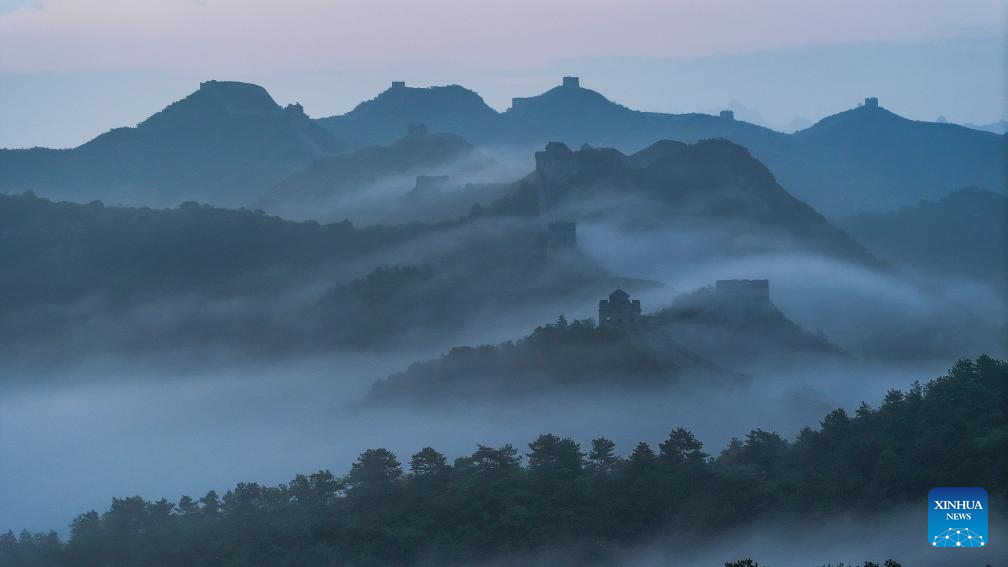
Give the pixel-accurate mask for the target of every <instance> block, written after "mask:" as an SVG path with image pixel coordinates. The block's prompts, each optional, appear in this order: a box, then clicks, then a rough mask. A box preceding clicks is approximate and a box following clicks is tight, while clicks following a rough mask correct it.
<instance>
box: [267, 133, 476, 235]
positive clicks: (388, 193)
mask: <svg viewBox="0 0 1008 567" xmlns="http://www.w3.org/2000/svg"><path fill="white" fill-rule="evenodd" d="M400 134H402V133H400ZM492 163H493V160H491V159H490V158H489V157H487V156H486V155H484V154H483V153H481V152H480V151H478V150H477V149H476V148H475V147H474V146H473V145H472V144H470V143H469V142H467V141H466V140H464V139H463V138H462V137H461V136H459V135H458V134H445V133H434V134H432V133H429V132H428V131H427V128H426V127H424V126H422V125H413V126H411V127H410V128H409V130H408V133H407V135H406V136H405V137H402V138H400V139H398V140H396V141H395V142H393V143H392V144H390V145H387V146H369V147H366V148H361V149H359V150H355V151H353V152H350V153H346V154H340V155H336V156H332V157H327V158H323V159H320V160H318V161H315V162H313V163H312V164H310V165H309V166H307V167H305V168H304V169H302V170H300V171H297V172H295V173H293V174H292V175H290V176H289V177H287V178H286V179H284V180H282V181H281V182H280V183H278V184H277V185H276V186H275V187H273V188H272V189H271V190H270V192H269V194H268V195H266V196H265V197H264V198H262V199H261V200H260V201H258V202H257V203H256V204H257V205H258V206H261V207H262V208H263V209H265V210H267V211H269V212H271V213H274V214H277V215H280V216H282V217H284V218H291V219H316V220H333V219H336V220H338V219H343V218H351V219H353V220H355V221H357V220H362V219H363V220H367V221H371V222H374V221H375V220H384V219H387V218H389V215H388V213H389V212H390V211H388V210H387V209H389V208H394V207H393V205H395V204H396V203H395V202H396V201H397V200H398V198H401V197H402V196H403V195H404V194H405V193H406V192H407V190H408V189H410V188H411V187H414V186H415V184H416V178H417V176H418V175H421V174H423V175H428V176H431V174H448V173H451V174H457V173H464V172H473V171H478V170H480V169H481V168H485V167H488V166H490V165H491V164H492ZM470 204H471V203H470ZM413 220H423V219H421V218H415V219H413Z"/></svg>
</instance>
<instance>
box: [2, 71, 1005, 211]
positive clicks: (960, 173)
mask: <svg viewBox="0 0 1008 567" xmlns="http://www.w3.org/2000/svg"><path fill="white" fill-rule="evenodd" d="M410 124H426V125H427V126H428V127H429V128H430V129H431V131H436V132H448V133H453V134H457V135H459V136H462V137H463V138H465V139H467V140H470V141H472V142H473V143H476V144H478V145H480V146H502V147H518V148H521V149H528V148H531V147H542V145H543V144H545V143H546V142H549V141H562V142H565V143H567V144H568V145H569V146H571V147H576V146H580V145H581V144H583V143H588V144H592V145H595V146H608V147H615V148H618V149H620V150H621V151H624V152H632V151H638V150H640V149H642V148H645V147H648V146H649V145H651V144H653V143H654V142H655V141H656V140H660V139H670V140H677V141H680V142H684V143H694V142H696V141H699V140H703V139H711V138H724V139H727V140H731V141H733V142H735V143H736V144H739V145H742V146H744V147H746V148H748V149H749V150H750V152H752V154H753V155H754V156H756V157H757V158H758V159H760V160H761V161H763V162H764V163H766V164H767V166H769V167H770V168H771V169H772V170H773V171H774V172H775V174H776V176H777V178H778V179H779V180H780V183H781V185H783V186H784V187H786V188H787V189H788V190H789V191H790V192H792V193H793V194H795V195H796V196H798V197H799V198H801V199H802V200H803V201H805V202H807V203H809V204H811V205H812V206H814V207H816V209H817V210H820V211H821V212H823V213H825V214H828V215H830V216H831V217H833V216H842V215H847V214H852V213H856V212H860V211H880V210H887V209H891V208H894V207H898V206H903V205H911V204H913V203H916V202H917V201H918V200H920V199H925V198H926V199H934V198H938V197H940V196H941V195H943V194H944V193H945V192H946V191H948V190H949V188H951V187H963V186H967V185H976V186H978V187H984V188H987V189H991V190H997V191H1000V190H1002V189H1003V188H1004V187H1008V183H1006V178H1005V172H1004V169H1003V167H1002V164H1003V162H1004V158H1005V155H1006V152H1008V146H1006V144H1008V142H1006V140H1008V138H1006V137H1005V135H1000V136H999V135H997V134H994V133H990V132H982V131H978V130H974V129H970V128H966V127H963V126H958V125H955V124H939V123H930V122H920V121H914V120H907V119H905V118H902V117H900V116H898V115H896V114H893V113H892V112H890V111H888V110H886V109H884V108H882V107H881V106H879V105H878V101H877V100H876V99H873V98H870V99H866V104H865V105H863V106H861V107H858V108H854V109H852V110H848V111H845V112H841V113H839V114H836V115H834V116H830V117H827V118H825V119H823V120H821V121H820V122H819V123H817V124H815V125H813V126H811V127H809V128H806V129H804V130H801V131H799V132H795V133H794V134H784V133H781V132H776V131H773V130H770V129H768V128H764V127H762V126H757V125H755V124H750V123H748V122H745V121H742V120H736V119H735V117H734V115H733V114H732V113H731V112H728V111H726V112H723V113H721V115H719V116H712V115H708V114H699V113H694V114H663V113H656V112H642V111H637V110H632V109H629V108H626V107H624V106H621V105H619V104H617V103H614V102H612V101H610V100H608V99H607V98H605V97H604V96H603V95H601V94H599V93H598V92H596V91H593V90H591V89H586V88H584V87H581V86H580V84H579V82H578V80H577V78H575V77H569V78H565V81H564V84H563V85H561V86H559V87H556V88H553V89H550V90H549V91H547V92H545V93H542V94H540V95H538V96H532V97H524V98H515V99H514V100H513V104H512V106H511V108H509V109H508V110H507V111H506V112H503V113H498V112H496V111H495V110H493V109H492V108H490V107H489V106H487V105H486V103H485V102H484V101H483V100H482V99H481V98H480V97H479V95H478V94H476V93H475V92H472V91H470V90H467V89H465V88H462V87H460V86H457V85H452V86H447V87H431V88H412V87H408V86H406V85H405V84H402V83H396V84H394V85H393V87H392V88H389V89H387V90H386V91H384V92H382V93H381V94H379V95H378V96H377V97H376V98H374V99H372V100H369V101H366V102H363V103H361V104H360V105H358V106H357V107H356V108H354V109H353V110H352V111H350V112H348V113H346V114H344V115H341V116H333V117H328V118H322V119H319V120H317V121H313V120H311V119H309V118H308V117H307V116H306V115H305V114H304V112H303V110H302V109H301V107H300V106H299V105H290V106H288V107H286V108H281V107H279V106H278V105H277V104H276V103H275V102H273V100H272V99H271V98H270V97H269V95H268V94H267V93H266V91H265V90H263V89H262V88H261V87H258V86H255V85H248V84H243V83H231V82H217V81H209V82H206V83H203V84H202V85H201V86H200V89H199V90H198V91H197V92H195V93H193V94H192V95H190V96H188V97H186V98H185V99H183V100H181V101H179V102H177V103H175V104H172V105H171V106H169V107H168V108H166V109H165V110H164V111H162V112H160V113H158V114H156V115H154V116H152V117H151V118H149V119H148V120H146V121H144V122H143V123H141V124H140V125H138V126H137V127H136V128H119V129H116V130H112V131H110V132H108V133H106V134H103V135H101V136H99V137H97V138H95V139H94V140H92V141H90V142H88V143H86V144H84V145H82V146H80V147H78V148H74V149H71V150H50V149H44V148H34V149H30V150H0V191H4V192H18V191H24V190H34V191H36V192H38V193H39V194H43V195H47V196H53V197H57V198H67V199H75V200H77V201H88V200H91V199H95V198H102V199H105V200H108V201H114V202H117V203H125V204H144V205H152V206H165V205H174V204H177V203H179V202H181V201H183V200H186V199H195V200H200V201H207V202H212V203H214V204H217V205H223V206H236V205H246V204H249V203H253V202H255V201H256V199H258V198H260V197H261V196H262V195H263V194H264V193H265V192H266V191H267V190H268V189H269V188H271V187H273V186H274V185H275V184H277V183H278V182H280V181H281V180H282V179H284V178H286V177H287V176H289V175H290V174H292V173H293V172H295V171H297V170H298V169H301V168H303V167H304V166H306V165H308V164H309V163H311V162H313V161H315V160H317V159H319V158H323V157H326V156H329V155H333V154H335V153H337V151H338V150H339V149H341V148H343V149H355V148H363V147H368V146H374V145H387V144H392V143H394V142H395V141H396V140H397V139H399V138H400V136H401V133H402V132H403V131H405V130H406V128H407V127H408V126H409V125H410Z"/></svg>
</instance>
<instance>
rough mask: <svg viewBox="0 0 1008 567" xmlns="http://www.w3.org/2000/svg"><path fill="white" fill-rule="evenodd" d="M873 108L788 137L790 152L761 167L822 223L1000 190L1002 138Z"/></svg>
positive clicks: (1007, 149)
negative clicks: (977, 190)
mask: <svg viewBox="0 0 1008 567" xmlns="http://www.w3.org/2000/svg"><path fill="white" fill-rule="evenodd" d="M877 104H878V103H877V102H872V100H871V99H869V101H868V104H866V105H864V106H860V107H858V108H854V109H851V110H847V111H845V112H841V113H839V114H835V115H833V116H829V117H827V118H824V119H823V120H821V121H819V122H818V123H816V124H815V125H813V126H812V127H810V128H808V129H805V130H802V131H799V132H797V133H795V134H794V138H795V141H796V147H795V149H794V151H792V152H789V154H788V155H787V156H783V159H780V160H777V159H772V160H768V161H767V163H768V165H770V167H771V168H772V169H773V170H774V172H776V173H777V174H778V177H779V178H780V180H781V183H782V184H783V185H784V186H785V187H790V188H793V190H794V191H795V192H796V193H797V194H799V195H801V196H802V198H803V200H805V201H807V202H808V203H810V204H811V205H813V206H814V207H816V208H817V209H819V210H820V211H823V212H825V213H827V214H829V215H830V216H838V215H842V214H850V213H857V212H862V211H865V212H868V211H875V212H878V211H885V210H890V209H894V208H897V207H900V206H908V205H912V204H914V203H916V202H917V201H919V200H921V199H928V200H934V199H938V198H940V197H942V196H944V195H945V194H946V193H947V192H948V191H949V190H950V189H951V188H955V187H964V186H967V185H976V186H979V187H982V188H984V189H988V190H995V191H996V190H1001V191H1004V190H1005V188H1006V187H1008V183H1006V180H1005V171H1004V168H1003V164H1004V159H1005V156H1006V155H1008V137H1006V136H1004V135H1001V136H998V135H996V134H993V133H989V132H979V131H977V130H973V129H970V128H966V127H964V126H959V125H957V124H942V123H936V122H921V121H916V120H908V119H906V118H903V117H902V116H899V115H897V114H895V113H893V112H891V111H889V110H887V109H885V108H883V107H881V106H878V105H877ZM754 152H755V153H756V154H757V155H759V149H758V148H754Z"/></svg>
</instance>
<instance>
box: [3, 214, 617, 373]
mask: <svg viewBox="0 0 1008 567" xmlns="http://www.w3.org/2000/svg"><path fill="white" fill-rule="evenodd" d="M0 257H3V258H4V260H5V261H4V262H2V263H0V341H2V342H3V343H4V344H5V345H7V346H8V347H9V349H8V350H7V352H5V353H4V356H7V355H10V356H14V355H18V356H21V355H25V356H30V355H33V354H38V355H40V356H45V357H62V356H68V357H72V356H77V355H80V354H84V353H87V354H94V353H98V352H105V351H114V352H119V351H131V352H132V351H170V350H172V349H175V348H182V347H187V348H193V349H211V350H212V349H226V350H229V351H231V352H247V353H249V354H254V355H256V356H270V355H275V354H282V353H290V352H294V351H328V350H339V349H346V348H357V349H382V348H388V347H390V346H392V345H398V346H402V345H403V344H408V345H409V346H410V347H411V348H415V347H417V346H418V345H421V344H425V343H430V342H435V343H438V342H441V341H445V340H448V337H452V336H455V335H461V334H463V333H464V332H465V331H466V330H470V329H471V328H472V327H473V326H480V325H482V324H483V322H484V321H485V320H487V319H492V320H496V321H502V320H504V319H505V318H506V317H508V316H511V317H521V316H527V314H528V313H535V312H539V311H541V310H542V309H544V307H545V306H547V305H555V304H557V303H558V302H564V301H579V300H581V299H583V298H586V297H594V296H595V295H596V294H597V293H599V291H600V290H601V289H603V288H604V287H606V286H608V285H609V283H610V282H611V279H612V278H611V277H610V276H609V275H608V274H607V273H606V272H605V271H604V270H602V269H601V268H599V267H598V266H597V265H595V264H594V263H593V262H592V261H591V260H590V259H589V258H587V257H586V256H584V255H582V254H580V253H579V252H578V251H576V250H571V251H569V252H568V253H567V254H566V255H564V256H563V261H559V260H560V259H559V258H555V257H552V258H551V257H548V256H547V250H546V244H545V239H544V235H543V232H542V227H541V226H540V225H539V223H538V222H536V221H534V220H529V221H527V222H514V221H510V222H503V223H502V222H496V221H494V220H493V219H482V220H471V221H468V222H465V223H460V222H453V223H440V224H419V223H411V224H408V225H397V226H371V227H366V228H358V227H356V226H354V225H352V224H351V223H349V222H339V223H331V224H319V223H316V222H292V221H287V220H283V219H280V218H277V217H271V216H268V215H265V214H264V213H262V212H253V211H247V210H228V209H220V208H215V207H210V206H206V205H199V204H197V203H185V204H183V205H182V206H180V207H178V208H175V209H164V210H156V209H147V208H142V209H139V208H124V207H109V206H104V205H103V204H102V203H100V202H94V203H91V204H87V205H80V204H75V203H66V202H60V203H57V202H53V201H49V200H46V199H41V198H38V197H35V196H33V195H30V194H24V195H14V196H5V195H0Z"/></svg>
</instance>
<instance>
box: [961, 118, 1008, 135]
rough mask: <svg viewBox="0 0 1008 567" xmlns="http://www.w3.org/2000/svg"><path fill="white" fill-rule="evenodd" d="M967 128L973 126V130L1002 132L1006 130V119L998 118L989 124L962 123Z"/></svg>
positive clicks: (1007, 130)
mask: <svg viewBox="0 0 1008 567" xmlns="http://www.w3.org/2000/svg"><path fill="white" fill-rule="evenodd" d="M963 126H965V127H967V128H973V129H974V130H983V131H985V132H993V133H995V134H1004V133H1005V132H1008V120H999V121H998V122H991V123H990V124H971V123H969V122H967V123H965V124H963Z"/></svg>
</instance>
